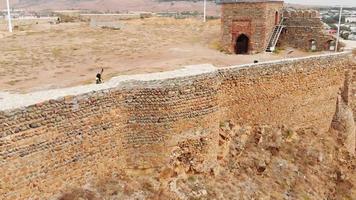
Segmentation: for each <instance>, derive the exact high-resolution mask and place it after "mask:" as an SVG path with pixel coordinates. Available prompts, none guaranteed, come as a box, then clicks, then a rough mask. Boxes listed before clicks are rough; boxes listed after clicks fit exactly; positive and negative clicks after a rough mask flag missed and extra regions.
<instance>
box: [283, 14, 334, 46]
mask: <svg viewBox="0 0 356 200" xmlns="http://www.w3.org/2000/svg"><path fill="white" fill-rule="evenodd" d="M284 18H285V20H284V25H285V26H286V28H285V29H284V30H283V31H282V34H281V37H280V39H279V44H278V45H279V46H289V47H294V48H298V49H303V50H306V51H310V50H311V40H315V42H316V51H324V50H329V45H330V41H335V38H334V37H333V36H331V35H328V34H326V33H325V32H324V27H323V23H322V22H321V20H320V17H319V16H318V13H317V12H316V11H293V12H284Z"/></svg>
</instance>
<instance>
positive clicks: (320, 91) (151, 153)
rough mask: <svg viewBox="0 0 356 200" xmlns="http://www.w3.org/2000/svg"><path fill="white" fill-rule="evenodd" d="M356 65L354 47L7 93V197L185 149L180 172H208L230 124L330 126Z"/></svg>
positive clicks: (145, 163) (153, 164) (162, 160)
mask: <svg viewBox="0 0 356 200" xmlns="http://www.w3.org/2000/svg"><path fill="white" fill-rule="evenodd" d="M352 65H353V64H352V63H351V61H350V59H349V55H348V54H335V55H325V56H313V57H308V58H300V59H291V60H285V61H277V62H267V63H259V64H252V65H244V66H235V67H229V68H223V69H217V68H209V69H207V70H204V69H203V68H204V67H202V69H201V70H200V71H199V70H195V72H194V73H186V74H183V75H182V74H180V73H179V71H174V72H170V74H171V76H167V77H166V78H164V77H163V78H162V76H163V75H162V74H164V73H162V74H155V75H154V76H155V77H156V80H155V79H152V80H151V79H150V80H149V79H147V80H146V79H141V80H131V79H128V80H126V81H123V82H120V84H119V85H115V87H111V86H110V84H111V83H108V84H107V85H104V86H102V87H104V88H105V89H100V88H99V89H95V90H94V91H90V90H89V91H85V90H84V89H82V90H83V93H80V94H76V95H72V96H67V95H65V94H66V93H65V92H63V94H62V95H60V96H61V97H58V98H56V99H51V95H48V97H42V96H41V98H39V99H42V100H41V101H39V102H38V103H36V104H34V103H31V102H30V101H26V103H25V101H23V102H18V103H14V105H11V106H9V104H6V103H4V102H6V101H7V102H9V101H11V99H6V97H5V100H4V99H3V100H0V105H1V106H2V107H1V109H0V110H1V111H0V196H1V198H2V199H28V198H39V199H46V198H48V197H50V196H52V195H53V194H56V193H58V192H59V191H60V189H61V188H63V187H67V186H75V185H84V184H85V183H86V182H88V180H90V178H91V177H98V176H99V177H100V175H101V174H102V173H105V172H106V171H115V170H120V169H124V170H128V171H132V172H133V173H134V172H137V171H140V172H143V171H144V172H146V173H152V172H155V171H156V172H157V171H159V169H160V168H161V167H162V166H164V165H165V164H167V163H170V162H174V160H175V159H177V157H178V159H179V156H180V154H182V153H187V152H184V151H185V150H186V149H188V150H194V152H191V151H190V152H188V153H190V154H189V156H190V157H191V158H192V159H191V160H185V161H182V162H183V163H186V165H185V166H181V167H182V168H183V169H182V170H192V171H196V172H210V171H213V170H214V167H215V166H214V165H216V159H217V156H216V147H217V145H218V138H219V136H218V134H219V126H220V124H221V123H222V122H225V121H233V122H234V123H236V124H249V125H255V124H272V125H288V126H291V127H311V126H312V127H316V128H320V129H322V130H325V129H328V128H329V127H330V124H331V120H332V118H333V115H334V113H335V106H336V100H337V97H338V94H339V91H340V88H341V87H343V86H344V80H345V70H347V69H348V68H350V67H351V66H352ZM179 74H180V75H179ZM160 77H161V78H160ZM106 86H107V87H106ZM92 87H101V86H92ZM89 89H90V88H89ZM58 92H60V91H58ZM46 94H47V93H46V92H43V93H41V95H43V96H45V95H46ZM48 94H51V92H50V91H48ZM32 96H34V97H36V95H35V94H34V95H32ZM21 97H22V96H21V95H20V96H19V97H18V98H19V99H21ZM23 97H28V98H30V97H31V95H28V96H23ZM186 157H187V156H184V158H186ZM182 158H183V157H182ZM192 162H194V163H193V164H192ZM170 164H172V163H170ZM173 165H174V164H173Z"/></svg>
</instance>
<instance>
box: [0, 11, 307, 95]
mask: <svg viewBox="0 0 356 200" xmlns="http://www.w3.org/2000/svg"><path fill="white" fill-rule="evenodd" d="M15 23H19V22H15ZM121 23H122V26H123V28H122V29H121V30H108V29H95V28H90V27H89V26H88V24H85V23H64V24H59V25H50V24H49V23H47V22H45V23H39V24H35V22H34V23H32V24H31V23H22V24H20V25H19V30H16V31H15V33H14V34H13V35H10V34H8V33H6V32H5V31H3V32H1V31H0V43H1V44H2V45H1V50H0V51H1V54H0V66H1V68H0V90H2V91H4V90H6V91H19V92H27V91H32V90H44V89H48V88H58V87H67V86H74V85H80V84H85V83H92V82H93V80H94V77H95V74H96V72H97V71H98V70H99V69H100V68H101V67H103V68H105V74H104V79H106V80H107V79H109V78H110V77H112V76H116V75H121V74H137V73H148V72H159V71H166V70H172V69H176V68H180V67H182V66H185V65H193V64H202V63H211V64H214V65H216V66H228V65H236V64H243V63H252V62H253V60H256V59H257V60H259V61H265V60H273V59H281V58H283V57H284V54H283V53H280V54H278V55H276V54H274V55H272V54H260V55H254V56H251V55H245V56H242V55H226V54H224V53H221V52H220V51H219V49H220V47H219V38H220V36H219V33H220V21H219V20H213V21H209V22H208V23H205V24H204V23H202V21H201V20H200V19H182V20H176V19H172V18H149V19H145V20H130V21H123V22H121ZM1 28H2V30H5V29H6V24H5V23H4V22H2V23H1V22H0V30H1ZM303 55H307V53H302V52H299V51H295V53H294V54H293V55H290V56H289V57H297V56H303Z"/></svg>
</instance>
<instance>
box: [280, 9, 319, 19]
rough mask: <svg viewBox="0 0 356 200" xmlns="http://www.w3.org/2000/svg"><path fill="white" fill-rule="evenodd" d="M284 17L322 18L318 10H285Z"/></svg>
mask: <svg viewBox="0 0 356 200" xmlns="http://www.w3.org/2000/svg"><path fill="white" fill-rule="evenodd" d="M283 17H284V18H317V19H320V13H319V12H318V11H316V10H293V11H287V10H286V11H284V12H283Z"/></svg>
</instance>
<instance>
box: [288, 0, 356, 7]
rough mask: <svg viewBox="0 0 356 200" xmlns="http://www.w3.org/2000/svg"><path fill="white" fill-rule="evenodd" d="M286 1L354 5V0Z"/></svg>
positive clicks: (290, 0) (355, 0) (291, 0)
mask: <svg viewBox="0 0 356 200" xmlns="http://www.w3.org/2000/svg"><path fill="white" fill-rule="evenodd" d="M285 2H287V3H300V4H317V5H325V6H331V5H345V6H356V0H285Z"/></svg>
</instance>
